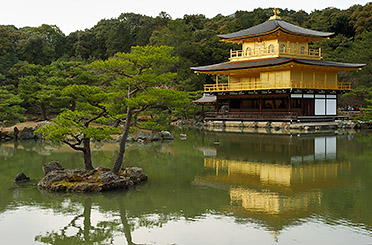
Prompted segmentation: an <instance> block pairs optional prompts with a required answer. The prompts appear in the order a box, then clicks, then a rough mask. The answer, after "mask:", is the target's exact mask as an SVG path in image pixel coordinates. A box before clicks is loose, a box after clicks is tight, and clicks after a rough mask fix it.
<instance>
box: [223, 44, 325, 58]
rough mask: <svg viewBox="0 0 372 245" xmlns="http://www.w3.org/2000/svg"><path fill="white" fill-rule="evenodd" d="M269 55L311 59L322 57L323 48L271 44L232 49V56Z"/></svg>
mask: <svg viewBox="0 0 372 245" xmlns="http://www.w3.org/2000/svg"><path fill="white" fill-rule="evenodd" d="M263 56H264V57H267V56H290V57H297V58H308V59H309V58H310V59H320V58H321V49H320V48H319V49H306V48H305V47H304V46H302V47H299V48H292V49H291V48H287V47H280V46H279V45H269V46H268V47H265V48H255V49H250V48H247V49H246V50H230V58H231V59H236V58H246V59H255V58H260V57H263Z"/></svg>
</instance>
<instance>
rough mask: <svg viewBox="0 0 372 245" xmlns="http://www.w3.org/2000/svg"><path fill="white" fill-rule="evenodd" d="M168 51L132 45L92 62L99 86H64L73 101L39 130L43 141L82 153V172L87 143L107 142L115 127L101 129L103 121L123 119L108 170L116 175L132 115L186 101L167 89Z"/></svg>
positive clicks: (88, 160)
mask: <svg viewBox="0 0 372 245" xmlns="http://www.w3.org/2000/svg"><path fill="white" fill-rule="evenodd" d="M171 51H172V48H170V47H167V46H160V47H152V46H146V47H139V46H137V47H132V51H131V52H129V53H118V54H116V55H115V56H114V57H113V58H110V59H108V60H106V61H96V62H94V63H92V64H91V65H92V68H93V69H95V70H96V71H97V76H99V77H100V79H101V86H100V87H97V86H88V85H76V84H75V85H70V86H68V87H66V88H65V89H63V91H62V94H63V95H66V96H69V97H71V98H72V97H73V98H75V99H76V109H75V110H74V111H72V110H66V111H64V112H62V113H61V114H60V115H58V117H57V118H56V119H55V120H54V124H52V125H47V126H44V127H41V128H40V129H39V130H37V131H36V132H37V133H42V134H43V135H44V136H45V138H46V139H51V140H53V141H56V142H63V143H65V144H67V145H69V146H70V147H71V148H73V149H75V150H79V151H82V152H83V153H84V163H85V168H86V169H87V170H89V169H93V164H92V160H91V153H90V140H91V139H96V140H102V139H105V138H109V137H110V136H111V134H113V133H115V132H117V129H116V128H113V127H108V126H97V125H94V126H93V125H92V123H101V125H105V124H106V123H107V122H108V121H109V120H113V119H116V120H121V121H125V127H124V131H123V133H122V137H121V139H120V148H119V153H118V155H117V157H116V160H115V163H114V165H113V167H112V172H114V173H118V172H119V170H120V168H121V166H122V163H123V158H124V153H125V147H126V141H127V138H128V135H129V130H130V127H131V125H132V118H133V116H136V115H138V114H139V113H141V112H145V111H146V110H149V109H158V110H162V109H163V110H164V109H166V110H171V108H172V107H181V106H183V105H184V104H185V103H189V99H188V97H187V94H186V93H184V92H180V91H175V90H173V89H170V88H168V87H169V86H170V83H171V82H172V79H173V78H174V77H175V73H172V72H170V69H171V68H172V65H173V64H174V63H175V62H176V61H177V59H176V58H175V57H173V56H171V54H170V53H171Z"/></svg>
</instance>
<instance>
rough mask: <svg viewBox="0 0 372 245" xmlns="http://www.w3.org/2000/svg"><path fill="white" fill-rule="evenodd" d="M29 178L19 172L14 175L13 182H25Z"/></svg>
mask: <svg viewBox="0 0 372 245" xmlns="http://www.w3.org/2000/svg"><path fill="white" fill-rule="evenodd" d="M29 180H30V178H29V177H27V176H26V175H25V174H24V173H19V174H17V175H16V177H15V178H14V182H17V183H20V182H27V181H29Z"/></svg>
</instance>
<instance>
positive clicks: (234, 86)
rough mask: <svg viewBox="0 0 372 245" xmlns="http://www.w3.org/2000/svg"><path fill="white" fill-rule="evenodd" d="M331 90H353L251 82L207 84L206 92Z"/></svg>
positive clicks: (344, 85) (318, 84) (347, 84)
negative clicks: (292, 89) (291, 89)
mask: <svg viewBox="0 0 372 245" xmlns="http://www.w3.org/2000/svg"><path fill="white" fill-rule="evenodd" d="M290 88H294V89H331V90H351V83H350V82H344V83H337V84H336V85H334V84H328V83H324V82H293V81H292V82H290V84H289V83H288V82H285V83H284V82H275V83H264V82H259V81H257V82H249V83H230V84H228V83H220V84H205V85H204V92H233V91H249V90H266V89H290Z"/></svg>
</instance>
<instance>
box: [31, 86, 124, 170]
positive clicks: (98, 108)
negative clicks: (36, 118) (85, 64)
mask: <svg viewBox="0 0 372 245" xmlns="http://www.w3.org/2000/svg"><path fill="white" fill-rule="evenodd" d="M62 94H63V95H66V96H71V97H74V98H76V101H75V102H76V104H77V106H76V109H75V110H74V111H72V110H66V111H64V112H62V113H61V114H59V115H58V116H57V118H56V119H55V120H53V122H54V124H52V125H46V126H44V127H41V128H40V129H38V130H36V133H42V134H43V135H44V136H45V138H46V139H48V140H53V141H55V142H63V143H65V144H67V145H69V146H70V147H71V148H72V149H74V150H77V151H81V152H83V154H84V165H85V169H86V170H91V169H93V168H94V167H93V164H92V156H91V147H90V142H91V139H95V140H103V139H106V138H109V137H110V136H111V134H113V133H116V132H117V129H114V128H111V127H108V126H97V125H95V126H92V123H99V122H100V121H102V120H104V119H105V118H106V117H108V111H107V108H106V106H105V103H106V101H107V98H108V96H109V94H108V93H105V92H104V91H103V90H102V89H101V88H99V87H96V86H88V85H76V84H75V85H70V86H68V87H66V88H65V89H63V91H62Z"/></svg>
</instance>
